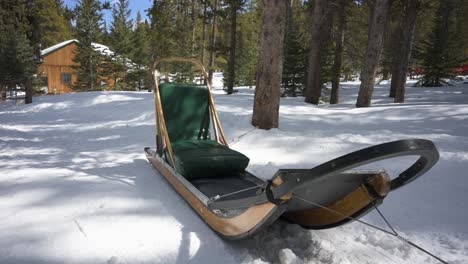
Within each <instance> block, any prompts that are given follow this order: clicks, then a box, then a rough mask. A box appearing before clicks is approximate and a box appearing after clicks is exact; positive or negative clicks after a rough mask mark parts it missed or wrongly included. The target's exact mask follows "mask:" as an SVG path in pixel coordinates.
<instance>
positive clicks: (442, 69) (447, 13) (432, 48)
mask: <svg viewBox="0 0 468 264" xmlns="http://www.w3.org/2000/svg"><path fill="white" fill-rule="evenodd" d="M462 3H463V1H459V0H446V1H442V0H441V1H439V2H438V8H437V11H436V14H435V16H436V18H435V23H434V24H433V30H432V34H431V35H430V36H429V39H428V40H427V42H426V48H425V52H424V53H423V56H424V61H423V67H424V76H423V78H422V79H421V80H420V81H419V83H418V85H421V86H430V87H434V86H443V85H446V84H448V83H447V82H446V81H445V80H444V78H453V77H454V73H453V68H455V67H457V66H458V65H459V64H461V63H462V62H463V61H461V60H460V57H462V55H463V48H462V46H460V41H459V40H463V37H462V38H460V35H459V34H458V32H457V29H458V27H457V21H459V20H462V18H463V16H465V17H466V14H464V15H462V12H457V11H458V10H463V8H466V5H465V6H464V5H463V4H462ZM462 45H463V44H462ZM465 45H466V43H465ZM465 60H466V59H465Z"/></svg>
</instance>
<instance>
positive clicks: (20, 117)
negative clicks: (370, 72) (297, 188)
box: [0, 83, 468, 264]
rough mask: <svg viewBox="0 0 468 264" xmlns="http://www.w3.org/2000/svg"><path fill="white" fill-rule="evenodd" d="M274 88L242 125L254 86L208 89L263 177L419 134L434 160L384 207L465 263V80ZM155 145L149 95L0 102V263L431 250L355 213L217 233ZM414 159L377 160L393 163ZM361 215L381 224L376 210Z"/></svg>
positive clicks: (386, 256) (317, 258) (397, 259)
mask: <svg viewBox="0 0 468 264" xmlns="http://www.w3.org/2000/svg"><path fill="white" fill-rule="evenodd" d="M357 87H358V84H357V83H345V84H344V89H343V90H342V91H341V92H342V98H343V102H342V103H340V104H338V105H334V106H330V105H320V106H312V105H307V104H305V103H303V98H284V99H282V101H281V109H280V112H281V117H280V128H279V129H272V130H270V131H263V130H255V129H252V127H251V126H250V119H251V115H252V103H253V90H250V89H247V88H245V89H242V88H240V89H239V93H236V94H235V95H232V96H227V95H224V94H223V93H222V91H216V92H215V101H216V103H217V106H218V111H219V114H220V117H221V120H222V122H223V125H224V129H225V131H226V133H227V137H228V138H230V139H231V140H232V142H231V146H232V147H233V148H234V149H237V150H239V151H241V152H243V153H245V154H246V155H247V156H249V157H250V158H251V163H250V166H249V170H250V171H252V172H254V173H255V174H257V175H258V176H261V177H264V178H269V177H271V176H272V175H273V174H274V172H275V171H276V170H277V169H278V168H309V167H313V166H315V165H317V164H319V163H321V162H325V161H327V160H329V159H331V158H334V157H337V156H339V155H343V154H345V153H347V152H350V151H354V150H357V149H360V148H363V147H367V146H369V145H371V144H377V143H382V142H386V141H392V140H397V139H403V138H427V139H430V140H433V141H434V142H435V144H436V145H437V147H438V149H439V151H440V154H441V158H440V161H439V162H438V164H437V165H436V166H435V167H434V168H433V169H432V170H431V171H429V172H428V173H427V174H426V175H424V176H423V177H421V178H420V179H418V180H417V181H415V182H413V183H411V184H409V185H408V186H405V187H404V188H402V189H399V190H397V191H395V192H393V193H392V194H391V195H390V196H389V197H388V198H387V199H386V200H385V203H384V205H383V206H382V207H381V208H382V211H383V212H384V214H385V215H386V216H387V217H388V219H389V220H390V221H391V222H392V223H393V224H394V226H396V227H397V228H398V229H399V230H400V231H401V233H402V234H403V235H404V236H406V237H408V238H410V239H411V240H412V241H413V242H416V243H418V244H420V245H421V246H423V247H424V248H426V249H428V250H430V251H431V252H433V253H434V254H436V255H438V256H440V257H442V258H443V259H445V260H447V261H449V262H450V263H468V178H467V174H466V173H467V171H468V85H466V84H464V85H462V84H460V85H457V86H455V87H447V88H408V96H407V102H406V103H404V104H393V103H391V100H389V99H388V98H387V96H386V94H387V91H388V84H382V85H380V86H378V87H377V88H376V91H375V96H374V101H373V103H374V105H373V106H372V107H370V108H360V109H356V108H354V103H355V99H356V96H357ZM148 145H149V146H152V145H154V114H153V96H152V94H150V93H147V92H139V93H138V92H90V93H77V94H67V95H58V96H42V97H38V98H34V103H33V104H31V105H17V106H11V105H8V106H5V105H3V106H2V105H0V149H1V152H0V263H49V264H50V263H109V264H111V263H112V264H117V263H119V264H122V263H127V264H130V263H224V264H228V263H257V264H258V263H282V264H285V263H329V264H331V263H437V261H434V260H433V259H431V258H430V257H428V256H426V255H424V254H422V253H420V252H419V251H417V250H416V249H413V248H411V247H409V246H407V245H406V244H405V243H403V242H402V241H400V240H398V239H396V238H394V237H392V236H389V235H386V234H383V233H381V232H378V231H375V230H372V229H369V228H368V227H366V226H363V225H361V224H359V223H352V224H349V225H345V226H342V227H339V228H335V229H330V230H322V231H308V230H303V229H301V228H300V227H298V226H295V225H289V224H286V223H284V222H281V221H278V222H276V223H275V224H273V225H272V226H270V227H269V228H268V229H267V230H266V231H264V232H263V233H261V234H259V235H258V236H256V237H254V238H251V239H247V240H242V241H235V242H230V241H223V240H222V239H220V238H219V237H217V236H216V235H215V234H214V233H213V232H212V231H211V230H210V229H209V228H208V227H207V226H206V225H205V224H204V223H203V221H202V220H201V219H200V218H198V216H197V215H196V214H195V213H194V212H193V211H192V210H191V208H190V207H189V206H188V205H187V204H186V203H185V202H184V200H183V199H181V198H180V197H179V195H178V194H177V193H176V192H175V191H174V190H173V189H172V188H171V187H170V186H169V185H168V184H167V183H166V182H165V181H164V179H163V178H162V177H161V176H160V175H159V174H158V173H157V172H156V171H155V170H154V169H153V168H152V167H151V166H150V165H149V164H148V163H147V161H146V160H145V157H144V154H143V147H145V146H148ZM410 163H411V161H408V160H404V159H394V160H391V161H386V162H384V164H382V163H380V164H379V165H380V166H377V167H381V166H384V167H388V168H389V172H390V173H391V174H395V173H397V172H398V171H399V170H400V169H403V168H404V167H405V165H406V166H407V165H409V164H410ZM364 220H366V221H369V222H371V223H374V224H378V225H381V226H383V225H384V224H383V222H382V221H381V220H380V219H379V218H378V216H377V215H376V214H374V213H372V214H370V215H368V216H366V217H365V218H364Z"/></svg>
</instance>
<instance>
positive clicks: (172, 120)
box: [159, 83, 210, 143]
mask: <svg viewBox="0 0 468 264" xmlns="http://www.w3.org/2000/svg"><path fill="white" fill-rule="evenodd" d="M159 94H160V96H161V104H162V108H163V112H164V119H165V121H166V128H167V132H168V134H169V140H170V141H171V143H175V142H177V141H179V140H187V139H208V138H209V136H210V133H209V127H210V114H209V101H208V100H209V94H208V88H207V87H206V86H202V85H189V84H176V83H162V84H161V85H160V87H159Z"/></svg>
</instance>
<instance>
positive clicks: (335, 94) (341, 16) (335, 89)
mask: <svg viewBox="0 0 468 264" xmlns="http://www.w3.org/2000/svg"><path fill="white" fill-rule="evenodd" d="M337 2H338V10H337V13H338V27H337V32H336V34H335V58H334V60H333V69H332V89H331V95H330V104H337V103H338V100H339V90H340V77H341V64H342V60H343V43H344V36H345V25H346V2H347V1H346V0H339V1H337Z"/></svg>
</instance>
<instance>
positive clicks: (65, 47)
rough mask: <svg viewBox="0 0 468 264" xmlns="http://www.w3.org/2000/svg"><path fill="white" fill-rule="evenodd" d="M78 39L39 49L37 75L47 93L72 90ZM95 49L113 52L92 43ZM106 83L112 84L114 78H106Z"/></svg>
mask: <svg viewBox="0 0 468 264" xmlns="http://www.w3.org/2000/svg"><path fill="white" fill-rule="evenodd" d="M77 43H78V40H76V39H71V40H67V41H64V42H61V43H58V44H56V45H54V46H52V47H49V48H47V49H44V50H41V56H42V58H43V61H42V63H41V64H40V65H39V72H38V73H39V74H38V76H39V77H40V78H42V79H43V81H44V83H47V92H48V93H49V94H62V93H69V92H74V90H73V89H72V86H73V84H75V82H76V81H77V76H76V73H75V70H74V69H73V66H75V65H77V63H76V62H74V61H73V58H74V57H75V50H76V48H77ZM94 48H95V50H96V51H98V52H101V53H102V54H103V55H109V54H113V52H112V51H111V50H110V49H109V48H108V47H107V46H104V45H102V44H98V43H94ZM107 84H108V85H109V86H112V85H113V84H114V80H108V81H107Z"/></svg>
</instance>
